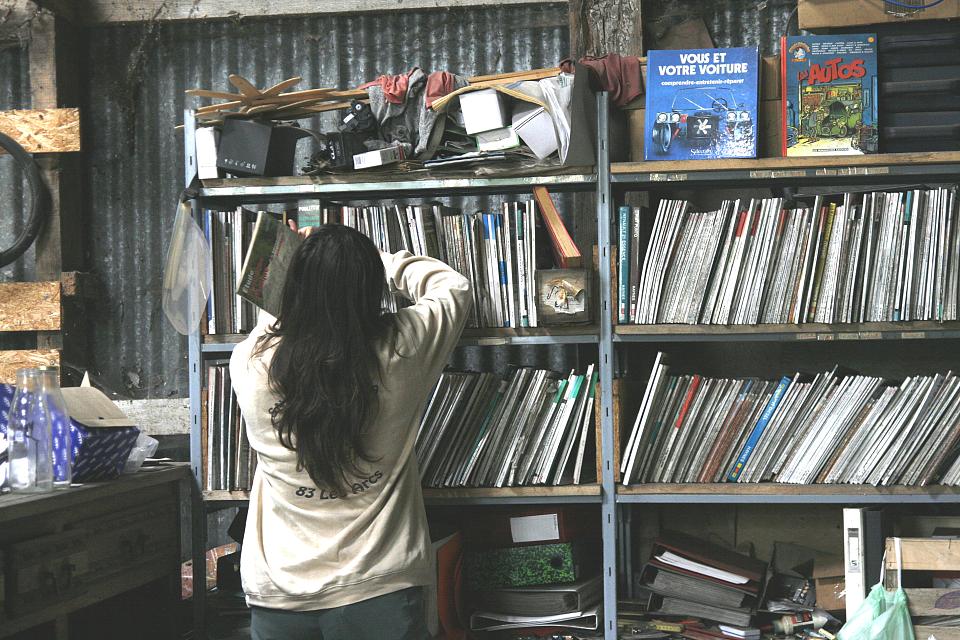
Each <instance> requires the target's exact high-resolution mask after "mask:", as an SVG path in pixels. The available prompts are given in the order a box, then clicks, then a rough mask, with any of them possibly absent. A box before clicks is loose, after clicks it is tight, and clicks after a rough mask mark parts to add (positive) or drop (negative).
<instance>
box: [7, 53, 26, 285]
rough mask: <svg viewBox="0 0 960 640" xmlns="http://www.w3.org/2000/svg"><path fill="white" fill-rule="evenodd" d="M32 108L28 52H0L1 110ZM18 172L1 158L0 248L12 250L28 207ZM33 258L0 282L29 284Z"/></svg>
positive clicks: (20, 263) (22, 261)
mask: <svg viewBox="0 0 960 640" xmlns="http://www.w3.org/2000/svg"><path fill="white" fill-rule="evenodd" d="M28 106H30V81H29V67H28V63H27V56H26V52H25V51H24V50H22V49H20V48H19V47H16V46H10V47H7V48H4V49H0V110H3V109H21V108H24V107H28ZM23 193H24V189H23V185H22V177H21V172H20V170H19V168H18V167H17V166H16V165H15V164H14V163H13V161H12V160H11V159H10V157H9V156H6V155H3V156H0V247H4V248H6V247H9V246H10V245H11V244H12V243H13V239H14V238H15V237H16V235H17V233H19V232H20V229H21V228H22V223H23V216H22V215H21V214H22V210H23V207H24V205H29V198H24V197H23ZM33 266H34V254H33V248H31V249H30V250H29V251H28V252H27V255H26V256H24V258H22V259H20V260H18V261H16V262H14V263H13V264H11V265H9V266H7V267H4V268H2V269H0V282H3V281H6V280H29V279H31V278H32V277H33Z"/></svg>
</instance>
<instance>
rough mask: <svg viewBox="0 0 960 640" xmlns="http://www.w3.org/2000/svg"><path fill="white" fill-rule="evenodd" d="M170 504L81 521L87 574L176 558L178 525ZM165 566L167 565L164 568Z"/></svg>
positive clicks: (104, 574)
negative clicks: (84, 537) (87, 559)
mask: <svg viewBox="0 0 960 640" xmlns="http://www.w3.org/2000/svg"><path fill="white" fill-rule="evenodd" d="M177 517H178V512H177V509H176V506H175V505H174V504H173V503H170V504H159V505H156V506H148V507H140V508H133V509H127V510H124V511H120V512H117V513H115V514H110V515H108V516H106V517H104V518H99V519H97V520H96V521H89V522H87V523H84V525H83V529H84V530H85V531H86V532H87V535H88V536H89V537H88V542H87V552H88V557H89V564H90V573H91V575H92V576H93V577H94V578H104V577H109V576H111V575H114V574H116V573H120V572H123V571H129V570H131V569H138V568H143V567H144V566H145V565H152V564H162V563H167V564H170V565H175V564H176V562H177V559H178V548H179V542H180V528H179V526H178V521H177ZM167 568H168V569H169V567H167Z"/></svg>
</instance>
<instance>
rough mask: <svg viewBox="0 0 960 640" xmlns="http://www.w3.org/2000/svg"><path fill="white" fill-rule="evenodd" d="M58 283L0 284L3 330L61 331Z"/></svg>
mask: <svg viewBox="0 0 960 640" xmlns="http://www.w3.org/2000/svg"><path fill="white" fill-rule="evenodd" d="M60 320H61V318H60V283H59V282H6V283H2V284H0V331H59V330H60V324H61V322H60Z"/></svg>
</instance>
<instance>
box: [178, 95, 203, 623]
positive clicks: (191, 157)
mask: <svg viewBox="0 0 960 640" xmlns="http://www.w3.org/2000/svg"><path fill="white" fill-rule="evenodd" d="M195 131H196V119H195V118H194V113H193V110H192V109H184V112H183V176H184V187H189V186H190V185H191V184H192V183H193V180H194V178H195V177H196V175H197V140H196V135H195ZM192 206H193V208H194V212H193V213H194V216H196V215H197V203H196V201H194V202H193V204H192ZM187 344H188V346H189V352H188V361H187V365H188V367H189V368H188V376H187V378H188V380H189V390H190V469H191V470H192V471H193V478H194V483H193V484H194V487H193V489H194V490H193V500H192V502H191V509H190V512H191V514H192V517H191V522H190V537H191V547H192V548H191V557H192V558H193V627H194V638H196V639H197V640H203V638H205V637H206V620H205V614H206V595H207V561H206V540H207V517H206V509H204V504H203V493H202V492H201V491H200V488H201V487H202V486H203V464H202V461H203V450H202V441H201V438H200V435H201V425H200V393H201V375H202V373H203V372H202V370H201V367H202V366H203V362H202V354H201V351H200V327H194V331H193V332H192V333H191V334H190V335H189V336H188V338H187Z"/></svg>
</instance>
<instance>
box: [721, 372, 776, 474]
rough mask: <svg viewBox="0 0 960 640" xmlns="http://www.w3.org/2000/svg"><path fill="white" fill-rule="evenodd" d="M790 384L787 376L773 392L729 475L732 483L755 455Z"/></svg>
mask: <svg viewBox="0 0 960 640" xmlns="http://www.w3.org/2000/svg"><path fill="white" fill-rule="evenodd" d="M790 382H791V380H790V378H789V377H787V376H784V377H782V378H780V384H778V385H777V389H776V391H774V392H773V396H772V397H771V398H770V401H769V402H768V403H767V406H766V408H765V409H764V410H763V413H762V414H760V419H759V420H758V421H757V424H756V426H754V428H753V431H752V432H750V437H749V438H747V442H746V444H744V445H743V451H741V452H740V455H739V456H738V457H737V462H736V463H735V464H734V465H733V468H732V469H731V470H730V473H729V474H728V475H727V480H729V481H730V482H736V481H737V480H739V479H740V473H741V471H743V467H744V465H746V464H747V461H748V460H749V459H750V454H751V453H753V450H754V448H755V447H756V446H757V443H758V442H759V440H760V436H762V435H763V430H764V429H766V427H767V424H769V423H770V419H771V418H772V417H773V413H774V412H775V411H776V410H777V406H778V405H779V404H780V400H781V398H783V394H784V393H786V391H787V388H788V387H789V386H790Z"/></svg>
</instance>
